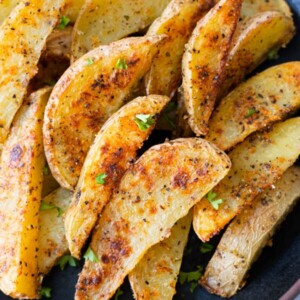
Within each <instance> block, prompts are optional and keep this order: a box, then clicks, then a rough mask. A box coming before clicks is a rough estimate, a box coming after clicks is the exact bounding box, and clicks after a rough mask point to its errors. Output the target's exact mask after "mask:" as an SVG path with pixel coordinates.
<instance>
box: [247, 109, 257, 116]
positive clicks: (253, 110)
mask: <svg viewBox="0 0 300 300" xmlns="http://www.w3.org/2000/svg"><path fill="white" fill-rule="evenodd" d="M256 113H257V110H256V109H254V108H249V109H248V110H247V113H246V118H249V117H251V116H252V115H254V114H256Z"/></svg>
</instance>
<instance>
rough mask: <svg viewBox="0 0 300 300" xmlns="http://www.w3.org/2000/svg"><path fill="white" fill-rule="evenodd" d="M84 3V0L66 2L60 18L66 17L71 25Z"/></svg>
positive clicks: (67, 0) (68, 0)
mask: <svg viewBox="0 0 300 300" xmlns="http://www.w3.org/2000/svg"><path fill="white" fill-rule="evenodd" d="M84 2H85V0H66V5H65V7H64V9H63V11H62V16H66V17H67V18H69V19H70V22H71V23H75V22H76V20H77V18H78V15H79V12H80V10H81V8H82V6H83V4H84Z"/></svg>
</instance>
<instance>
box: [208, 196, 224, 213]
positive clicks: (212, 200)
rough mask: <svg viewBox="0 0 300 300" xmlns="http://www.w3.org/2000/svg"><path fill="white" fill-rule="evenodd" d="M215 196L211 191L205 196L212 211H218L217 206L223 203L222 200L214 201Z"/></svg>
mask: <svg viewBox="0 0 300 300" xmlns="http://www.w3.org/2000/svg"><path fill="white" fill-rule="evenodd" d="M216 197H217V194H216V193H214V192H213V191H209V192H208V193H207V195H206V199H207V200H208V201H209V203H210V204H211V205H212V206H213V208H214V209H216V210H218V209H219V204H221V203H222V202H223V200H222V199H216Z"/></svg>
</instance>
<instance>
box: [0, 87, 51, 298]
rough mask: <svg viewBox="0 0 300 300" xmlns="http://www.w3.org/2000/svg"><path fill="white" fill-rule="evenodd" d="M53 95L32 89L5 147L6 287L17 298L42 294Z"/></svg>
mask: <svg viewBox="0 0 300 300" xmlns="http://www.w3.org/2000/svg"><path fill="white" fill-rule="evenodd" d="M49 94H50V89H48V88H46V89H43V90H39V91H38V92H36V93H34V94H32V95H31V96H30V97H29V98H28V99H27V100H26V102H25V103H24V105H23V106H22V107H21V109H20V110H19V112H18V114H17V115H16V118H15V121H14V123H13V125H12V129H11V132H10V135H9V136H8V139H7V140H6V142H5V144H4V146H3V153H2V156H1V171H0V219H1V222H0V253H1V255H0V266H1V268H0V289H1V290H2V291H3V292H4V293H5V294H7V295H9V296H11V297H14V298H24V297H25V298H31V299H32V298H35V297H37V296H38V289H39V284H40V283H39V280H38V279H39V278H38V264H37V256H38V242H37V239H38V215H39V208H40V201H41V191H42V181H43V168H44V165H45V157H44V152H43V139H42V122H41V120H43V115H44V108H45V105H46V102H47V99H48V97H49Z"/></svg>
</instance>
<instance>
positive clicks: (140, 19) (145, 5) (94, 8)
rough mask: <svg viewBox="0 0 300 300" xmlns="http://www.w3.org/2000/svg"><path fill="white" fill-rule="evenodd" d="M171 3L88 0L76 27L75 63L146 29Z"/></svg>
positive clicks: (162, 1) (136, 0)
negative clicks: (82, 57)
mask: <svg viewBox="0 0 300 300" xmlns="http://www.w3.org/2000/svg"><path fill="white" fill-rule="evenodd" d="M169 2H170V0H153V1H144V0H87V1H86V2H85V4H84V5H83V7H82V10H81V11H80V14H79V16H78V19H77V21H76V23H75V26H74V31H73V37H72V50H71V51H72V62H74V61H75V60H77V59H78V58H80V57H81V56H82V55H84V54H85V53H87V52H88V51H90V50H92V49H95V48H96V47H99V46H100V45H107V44H109V43H111V42H115V41H117V40H119V39H121V38H124V37H126V36H128V35H130V34H132V33H135V32H138V31H139V30H142V29H144V28H146V27H147V26H149V25H150V24H151V23H152V22H153V21H154V20H155V19H156V18H157V17H159V16H160V15H161V13H162V11H163V10H164V8H165V7H166V6H167V4H168V3H169ZM133 7H134V9H132V8H133Z"/></svg>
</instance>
